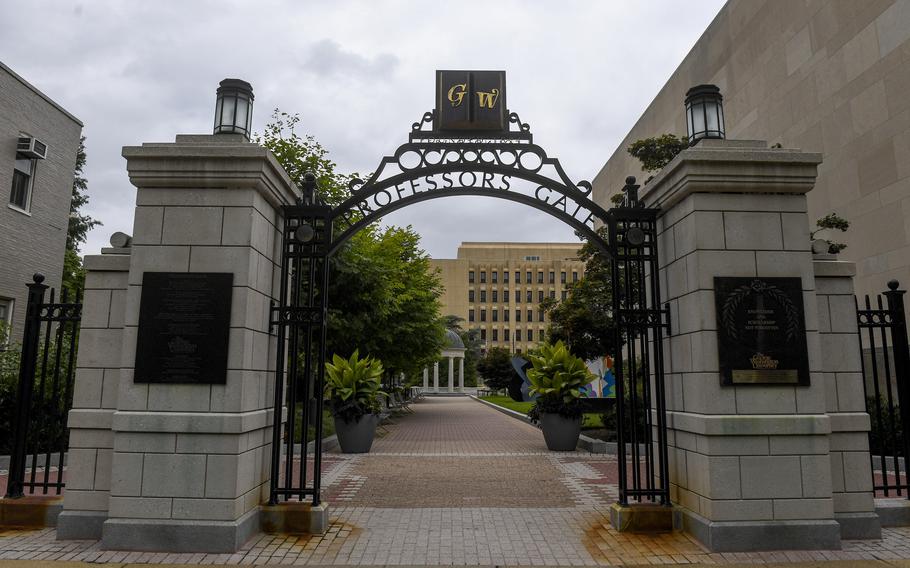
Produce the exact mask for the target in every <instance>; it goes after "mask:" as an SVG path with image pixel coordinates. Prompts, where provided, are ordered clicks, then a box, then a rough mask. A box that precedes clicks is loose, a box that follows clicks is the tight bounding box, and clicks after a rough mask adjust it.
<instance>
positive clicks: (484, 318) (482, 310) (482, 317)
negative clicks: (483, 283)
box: [480, 308, 487, 321]
mask: <svg viewBox="0 0 910 568" xmlns="http://www.w3.org/2000/svg"><path fill="white" fill-rule="evenodd" d="M480 321H487V310H486V308H480Z"/></svg>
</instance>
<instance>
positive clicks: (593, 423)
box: [481, 395, 604, 430]
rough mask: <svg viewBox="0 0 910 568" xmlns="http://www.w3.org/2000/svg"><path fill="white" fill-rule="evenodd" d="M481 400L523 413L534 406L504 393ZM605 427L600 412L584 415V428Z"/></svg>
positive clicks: (582, 425) (582, 426) (582, 424)
mask: <svg viewBox="0 0 910 568" xmlns="http://www.w3.org/2000/svg"><path fill="white" fill-rule="evenodd" d="M481 400H485V401H486V402H491V403H493V404H495V405H496V406H501V407H503V408H508V409H509V410H514V411H516V412H520V413H522V414H527V413H528V411H529V410H531V407H532V406H534V403H533V402H515V401H514V400H512V399H511V397H508V396H502V395H491V396H485V397H482V398H481ZM603 427H604V424H603V421H601V419H600V414H597V413H587V414H585V415H584V421H582V423H581V428H582V430H596V429H599V428H603Z"/></svg>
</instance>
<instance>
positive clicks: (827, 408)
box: [642, 140, 879, 551]
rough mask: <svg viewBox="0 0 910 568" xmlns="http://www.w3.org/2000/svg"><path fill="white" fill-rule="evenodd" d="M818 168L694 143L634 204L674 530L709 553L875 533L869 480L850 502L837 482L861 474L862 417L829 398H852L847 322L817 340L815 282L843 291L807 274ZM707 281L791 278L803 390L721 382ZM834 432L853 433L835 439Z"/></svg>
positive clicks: (736, 146) (746, 145) (734, 144)
mask: <svg viewBox="0 0 910 568" xmlns="http://www.w3.org/2000/svg"><path fill="white" fill-rule="evenodd" d="M820 162H821V155H819V154H811V153H805V152H800V151H798V150H787V149H768V148H767V145H766V144H765V143H764V142H752V141H733V140H702V141H701V142H700V143H699V144H698V145H697V146H695V147H694V148H691V149H689V150H686V151H684V152H682V153H681V154H680V155H679V156H677V158H676V159H674V160H673V162H671V163H670V164H669V165H667V166H666V167H665V168H664V169H663V171H662V172H661V173H660V174H659V175H658V176H657V177H655V178H654V179H653V180H651V182H650V183H648V184H647V185H645V186H644V187H643V188H642V199H643V201H645V202H646V204H647V205H648V206H649V207H659V208H660V209H661V212H660V216H659V219H658V233H659V236H658V239H659V251H660V275H659V277H660V283H661V288H662V291H663V299H664V300H665V301H668V302H669V304H670V309H671V316H672V318H671V319H672V330H671V335H670V337H669V338H668V339H667V340H666V341H665V345H664V348H665V353H666V354H667V359H666V372H667V374H666V382H667V399H668V400H667V408H668V429H669V436H668V438H669V458H670V462H669V466H670V483H671V485H670V487H671V498H672V500H673V502H674V503H675V504H677V505H678V506H679V507H680V509H681V513H682V517H683V525H684V528H685V529H686V530H687V531H688V532H690V533H692V534H693V535H694V536H695V537H697V538H698V539H699V540H701V541H702V542H703V543H704V544H705V545H706V546H707V547H708V548H710V549H711V550H715V551H733V550H759V549H824V548H839V547H840V539H841V535H842V533H843V535H844V536H860V535H865V536H873V535H875V534H878V533H877V531H878V530H879V529H878V521H877V517H876V516H875V515H874V513H873V512H872V504H871V493H870V492H871V479H869V478H868V477H862V476H861V477H859V478H856V479H854V480H851V481H850V482H848V483H849V486H850V491H849V492H847V493H849V495H848V494H846V493H845V486H844V481H843V472H842V468H843V466H844V464H846V463H848V461H849V464H850V465H851V466H853V465H854V464H855V463H858V462H855V461H854V460H855V459H858V460H862V459H863V458H862V456H863V455H865V462H864V463H865V466H864V467H866V468H868V463H869V462H868V450H867V449H866V447H865V445H864V444H865V442H864V441H863V440H862V439H861V438H862V436H860V435H859V434H861V433H862V432H863V431H864V430H867V429H868V417H866V416H865V415H864V413H863V412H862V402H861V397H860V399H857V401H855V402H854V401H851V402H847V403H845V405H844V406H843V407H840V406H839V403H836V402H832V401H833V400H836V399H835V398H834V397H835V393H836V392H838V391H839V390H842V392H845V393H850V396H855V395H856V392H860V393H861V392H862V391H861V389H862V377H861V376H860V375H859V374H858V373H857V372H856V371H857V368H858V356H859V347H858V344H857V343H856V335H855V333H853V334H852V335H851V334H850V329H849V326H848V325H847V324H845V323H842V325H844V326H846V327H842V328H838V332H839V333H838V335H837V337H833V334H829V335H823V334H822V333H820V327H824V326H826V325H828V324H827V322H828V321H829V320H828V312H825V313H823V314H821V315H822V316H824V317H821V318H820V313H819V306H820V305H822V304H820V302H821V300H820V298H821V297H822V296H820V294H821V293H822V291H821V290H817V286H821V288H823V289H824V293H825V294H829V293H830V290H833V289H837V290H840V291H842V292H843V294H844V295H848V294H849V293H850V292H848V291H845V290H846V287H845V285H844V283H840V282H839V283H837V284H835V285H833V286H828V285H827V284H825V283H822V284H817V276H825V274H819V273H817V267H816V266H814V265H813V257H812V253H811V249H810V242H809V219H808V216H807V213H806V211H807V209H806V195H805V194H806V193H807V192H808V191H809V190H811V189H812V187H813V185H814V182H815V177H816V167H817V165H818V164H819V163H820ZM821 270H822V272H823V273H824V270H825V269H821ZM717 276H722V277H723V276H727V277H753V278H761V277H796V278H798V279H799V283H800V288H801V291H802V300H803V302H802V303H803V305H804V313H805V328H806V344H807V348H808V370H809V378H810V382H809V384H808V385H806V386H793V385H770V384H761V385H756V384H752V385H749V384H738V385H734V386H724V385H723V384H722V381H721V373H720V363H719V355H720V353H719V350H718V325H717V314H716V310H715V281H714V278H715V277H717ZM828 276H830V274H829V275H828ZM797 293H798V291H797ZM844 301H845V300H844V299H843V298H838V299H837V300H836V306H837V310H838V311H839V313H840V312H842V311H843V310H844V309H846V308H845V307H844V306H843V305H842V304H843V303H844ZM824 302H825V303H824V307H825V309H826V310H827V309H828V307H829V306H830V303H829V298H828V297H827V296H826V297H825V300H824ZM843 317H850V315H849V314H846V315H845V316H843ZM853 317H854V319H855V315H854V316H853ZM820 321H821V324H820ZM853 325H854V331H855V323H854V324H853ZM829 330H830V328H827V327H824V329H822V330H821V331H822V332H824V333H826V332H827V331H829ZM842 331H843V332H846V333H840V332H842ZM758 363H759V364H761V363H762V362H761V361H759V362H758ZM857 388H858V389H859V391H857ZM844 430H849V431H850V432H851V435H848V436H841V435H837V433H838V432H840V431H844ZM832 432H834V433H835V434H832ZM853 434H857V435H853ZM848 450H849V455H848V454H847V453H844V452H847V451H848ZM863 452H865V454H864V453H863ZM848 511H849V513H850V515H851V516H850V518H845V517H842V516H841V512H844V513H847V512H848ZM840 520H842V521H844V522H843V523H842V524H841V523H839V521H840Z"/></svg>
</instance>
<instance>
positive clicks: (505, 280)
mask: <svg viewBox="0 0 910 568" xmlns="http://www.w3.org/2000/svg"><path fill="white" fill-rule="evenodd" d="M502 283H503V284H508V283H509V271H508V270H503V271H502Z"/></svg>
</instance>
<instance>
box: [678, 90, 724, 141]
mask: <svg viewBox="0 0 910 568" xmlns="http://www.w3.org/2000/svg"><path fill="white" fill-rule="evenodd" d="M723 100H724V97H723V96H722V95H721V94H720V89H719V88H717V86H716V85H698V86H697V87H692V88H691V89H689V91H688V92H687V93H686V128H687V130H688V134H689V145H690V146H691V145H694V144H696V143H697V142H698V141H699V140H701V139H702V138H725V137H726V136H725V134H724V104H723Z"/></svg>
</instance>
